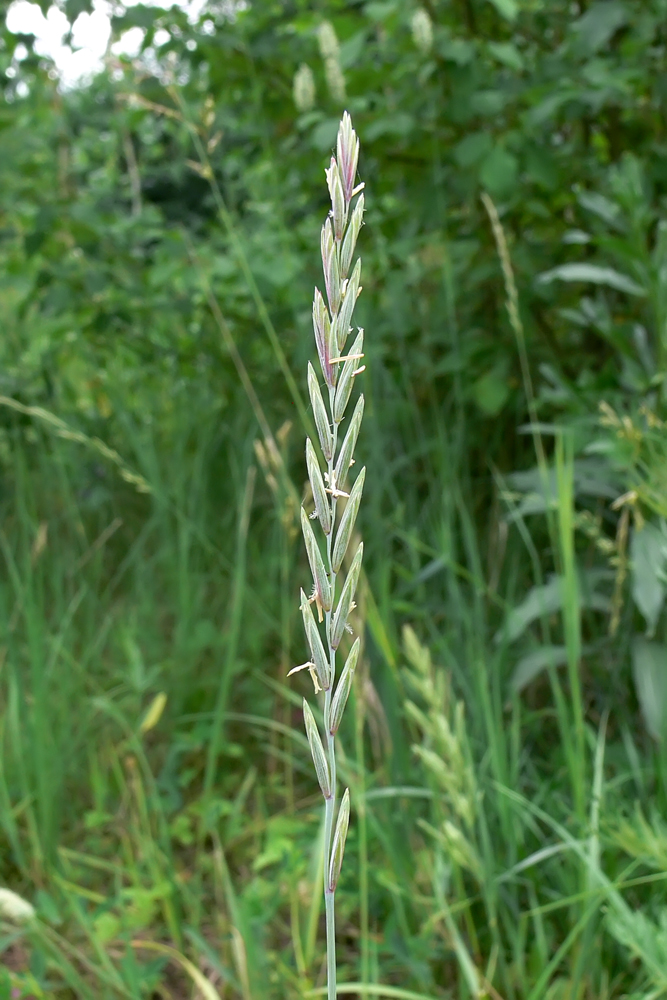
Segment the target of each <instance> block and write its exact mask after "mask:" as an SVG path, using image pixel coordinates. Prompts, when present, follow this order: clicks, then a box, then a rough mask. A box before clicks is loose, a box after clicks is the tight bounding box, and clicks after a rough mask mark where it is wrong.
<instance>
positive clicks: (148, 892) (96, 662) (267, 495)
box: [0, 226, 667, 1000]
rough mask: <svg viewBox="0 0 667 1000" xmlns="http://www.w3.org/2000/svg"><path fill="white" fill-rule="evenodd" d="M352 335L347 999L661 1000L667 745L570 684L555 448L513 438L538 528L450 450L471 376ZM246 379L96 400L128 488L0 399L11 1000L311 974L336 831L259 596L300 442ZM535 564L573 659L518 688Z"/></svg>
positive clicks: (317, 984) (1, 786)
mask: <svg viewBox="0 0 667 1000" xmlns="http://www.w3.org/2000/svg"><path fill="white" fill-rule="evenodd" d="M370 230H371V227H370V226H369V231H370ZM239 238H240V237H239ZM508 261H509V253H508V255H507V257H506V259H505V260H504V261H503V262H502V263H503V265H504V267H505V279H506V281H507V280H508V274H510V273H511V272H509V271H508V269H507V268H508ZM509 263H510V264H511V261H509ZM248 266H250V264H249V265H248ZM499 266H500V265H499ZM205 277H206V276H205V275H204V277H203V278H202V281H204V278H205ZM443 283H444V286H445V291H446V306H447V308H446V310H445V314H446V322H447V324H448V329H447V332H448V335H450V336H451V339H452V342H455V341H456V337H461V336H463V335H464V334H465V331H460V330H459V329H458V328H459V326H460V317H459V314H458V303H457V294H458V289H457V287H456V282H455V281H454V280H453V278H452V275H451V273H449V272H447V273H446V274H444V275H443ZM367 298H368V300H370V301H369V302H368V304H367V305H366V306H364V307H363V308H365V309H366V316H364V317H363V318H364V319H365V320H366V325H367V326H368V327H369V328H374V326H375V327H377V328H381V327H382V325H383V324H385V326H386V325H387V323H388V319H387V317H386V316H385V315H384V314H383V312H382V309H381V308H378V307H377V306H376V305H374V304H373V300H372V298H371V296H370V294H369V295H368V297H367ZM511 300H512V301H513V302H514V304H515V306H516V309H517V310H519V309H520V302H518V303H517V300H516V299H515V298H513V297H511ZM218 305H219V306H220V304H218ZM223 305H224V303H223ZM264 305H265V308H266V315H267V316H270V309H269V304H268V303H264ZM360 307H361V303H360ZM262 316H264V313H262ZM517 317H518V320H519V322H520V312H519V311H515V312H514V313H513V314H511V315H510V318H511V319H512V321H513V322H515V323H516V322H517ZM265 319H266V317H264V320H265ZM216 322H217V324H218V325H217V328H218V330H219V331H220V334H221V336H222V337H225V336H226V334H225V333H224V330H225V325H224V324H225V317H224V311H223V310H222V307H220V316H219V317H218V319H217V320H216ZM520 332H521V331H520V328H517V329H515V334H517V336H519V335H520ZM227 333H229V334H230V335H231V331H230V329H229V327H227ZM455 334H456V336H455ZM304 335H305V334H304ZM267 336H268V331H267ZM225 344H226V349H227V350H230V348H232V347H233V346H234V345H233V343H230V341H229V340H228V339H226V340H225ZM519 346H520V345H519ZM396 350H397V351H400V350H402V348H399V347H397V348H396ZM368 353H369V372H368V383H367V384H368V392H367V416H366V422H365V437H364V438H362V439H360V442H359V454H360V464H361V462H365V463H366V464H367V467H368V473H367V475H368V481H369V482H370V481H372V482H373V484H374V485H373V490H372V491H368V494H367V497H366V500H365V503H364V507H363V511H362V513H361V514H360V523H361V525H362V527H363V535H364V540H365V545H366V552H367V558H366V566H367V568H368V569H367V577H366V578H362V580H361V582H360V590H359V595H358V604H359V608H358V615H359V619H360V621H363V622H364V623H365V630H364V652H363V656H362V657H361V658H360V661H359V668H358V674H357V678H356V682H355V684H356V686H355V689H354V692H353V695H352V698H353V707H354V711H353V712H348V713H346V715H345V718H344V720H343V723H342V725H341V730H340V737H339V740H338V746H339V749H338V759H337V766H338V770H339V772H340V775H341V779H342V780H343V781H344V782H345V783H346V785H348V786H349V787H350V790H351V794H352V798H353V800H354V801H355V802H356V803H357V805H356V816H355V824H354V826H353V828H352V830H351V833H350V838H349V843H348V846H347V849H346V852H347V857H346V864H345V866H344V868H343V869H342V873H341V878H340V882H339V885H338V889H337V923H338V942H339V944H338V960H339V973H338V977H339V982H338V993H339V994H340V995H352V996H354V995H356V996H361V997H367V996H368V997H371V996H375V997H394V998H397V1000H400V998H404V1000H408V998H413V1000H429V998H430V1000H436V998H444V997H447V996H451V995H457V996H461V997H468V996H470V997H472V996H482V995H488V996H493V997H494V998H495V997H498V996H500V997H503V998H506V1000H514V998H516V1000H540V998H542V997H544V998H547V997H548V998H550V1000H557V998H561V997H562V998H566V997H567V998H570V997H582V998H583V997H590V998H593V997H595V998H600V997H609V998H611V997H621V996H627V995H629V996H634V997H642V998H648V997H656V998H657V997H658V996H660V995H661V993H664V992H665V989H666V988H667V984H666V983H665V973H664V969H665V955H666V954H667V947H666V945H665V935H664V926H663V922H662V916H661V913H662V881H663V880H664V871H665V859H666V858H667V847H666V846H665V845H666V844H667V833H666V832H665V828H664V823H663V821H662V820H661V818H660V815H659V812H660V809H661V808H662V806H664V801H663V800H664V774H665V767H664V753H663V750H662V747H659V746H650V745H649V744H647V741H646V737H645V736H644V735H643V734H642V732H641V729H640V728H639V727H638V726H637V723H636V716H635V713H634V710H633V706H632V705H629V704H625V705H619V704H618V703H613V702H612V700H611V698H609V697H608V695H607V692H606V691H605V690H599V689H597V688H596V687H595V685H594V684H593V683H592V682H591V681H590V679H589V678H588V677H587V661H586V654H585V653H584V652H582V650H583V647H584V643H583V636H584V631H585V629H588V630H589V631H590V630H591V629H592V627H593V626H591V623H590V622H588V621H585V620H584V617H583V614H582V607H581V594H580V592H579V583H578V576H577V569H578V564H579V563H580V561H581V559H582V554H585V553H582V549H581V546H580V542H579V541H578V539H577V535H576V533H575V524H574V513H575V511H574V496H573V456H572V453H571V450H570V448H569V444H568V441H567V438H566V437H563V436H561V437H558V438H557V439H556V442H555V443H553V444H552V440H551V439H550V438H547V437H546V435H545V436H544V440H542V439H540V444H539V445H538V446H537V451H536V454H535V456H534V458H535V460H536V461H537V462H538V463H542V466H543V468H542V475H543V476H546V477H547V478H548V477H551V478H550V479H549V481H550V482H552V481H553V482H555V484H556V489H555V493H554V496H553V505H552V507H551V509H550V511H549V518H548V522H549V523H548V525H547V527H546V529H543V528H541V527H540V526H539V525H536V523H535V521H534V520H533V521H531V520H530V519H529V518H528V517H527V516H520V514H519V513H518V512H517V511H516V510H510V511H509V512H508V510H507V509H505V508H504V507H503V502H504V501H503V500H502V499H501V497H500V492H501V491H500V489H498V490H497V489H496V487H495V481H494V473H497V475H498V482H499V483H500V485H501V486H502V477H501V476H500V473H498V472H497V470H494V469H491V468H488V469H487V468H484V469H482V470H480V469H476V468H474V467H472V464H471V455H474V454H477V453H478V451H479V449H478V440H479V437H480V435H482V434H483V433H488V428H487V430H486V431H485V429H484V426H483V425H479V424H478V423H476V418H474V417H472V416H471V415H470V414H466V420H465V421H463V420H462V419H461V415H462V405H463V404H462V401H461V396H460V394H457V393H452V396H451V398H450V397H447V398H446V399H444V401H443V399H442V393H441V385H440V383H439V381H438V379H437V376H436V375H435V374H433V375H432V376H430V375H429V376H428V378H426V377H425V380H424V382H423V383H422V384H420V385H419V386H416V385H415V384H414V383H413V380H412V376H411V368H410V366H408V365H401V364H396V363H395V360H394V358H393V357H390V356H387V355H385V354H383V352H382V350H381V347H380V339H379V338H378V340H377V341H376V342H375V345H374V344H373V342H372V341H371V345H370V347H369V349H368ZM238 360H239V362H240V363H241V364H242V362H243V352H242V351H241V350H240V349H238ZM524 360H525V361H526V363H529V361H530V359H529V358H528V357H526V358H525V359H524ZM285 363H288V362H287V361H286V362H285ZM280 365H282V362H280ZM241 370H242V369H240V368H237V371H239V373H240V371H241ZM246 375H247V371H246ZM283 375H284V373H283ZM292 378H293V380H294V385H295V386H296V387H297V389H298V390H299V392H300V393H301V395H302V397H303V398H305V383H304V384H303V385H300V380H299V376H298V374H294V373H292ZM249 389H252V390H253V392H254V398H253V396H252V393H251V392H249ZM244 392H245V394H246V400H247V401H246V402H244V403H238V402H237V403H236V405H235V408H234V410H233V412H232V411H231V410H228V411H226V413H225V417H224V419H222V418H221V415H220V411H219V409H218V408H217V407H216V405H215V401H214V400H212V399H211V396H210V395H209V394H207V392H206V391H205V389H204V388H202V390H201V393H194V392H193V391H192V389H190V391H189V392H188V393H187V395H186V394H179V393H178V392H177V391H175V393H174V399H173V401H171V402H172V403H173V410H172V414H171V419H170V420H169V427H168V431H165V429H164V428H163V427H160V426H157V427H156V422H153V423H151V422H149V421H146V422H145V423H139V422H137V420H136V418H132V417H131V416H130V414H129V413H128V412H125V411H124V410H123V408H122V406H120V405H119V407H118V412H117V413H115V415H114V419H113V421H112V422H110V427H111V428H112V429H113V435H114V441H113V444H114V445H115V446H116V447H117V451H118V455H119V457H120V459H121V460H122V465H123V467H124V468H126V469H128V470H130V471H131V472H133V473H136V474H137V475H138V476H140V477H142V481H145V483H146V484H147V486H148V489H147V491H144V492H138V491H137V489H136V485H137V484H136V482H134V483H133V482H132V481H128V480H127V479H123V478H122V476H121V475H120V474H119V468H120V467H119V466H118V464H117V463H115V462H114V461H112V460H111V459H110V458H109V457H108V456H107V457H105V456H104V455H103V454H101V453H99V452H95V451H94V450H93V451H91V450H89V448H88V445H87V444H86V443H85V442H83V441H82V440H80V439H79V440H67V439H65V438H63V437H62V436H60V437H59V436H58V435H57V434H56V433H55V432H54V430H53V427H54V425H53V424H51V425H50V426H49V425H47V424H46V423H45V422H44V421H43V420H41V419H40V418H38V417H36V416H35V415H34V414H32V415H31V414H30V413H25V412H17V411H12V415H11V416H8V417H7V420H6V421H5V422H4V423H3V431H2V433H3V438H2V447H3V452H2V455H3V465H2V477H3V485H4V489H3V501H2V514H3V522H2V533H1V535H0V544H1V547H2V556H3V565H4V571H3V574H2V579H1V581H0V602H1V606H2V622H3V625H2V633H3V634H2V640H1V647H2V649H1V659H0V664H1V672H0V709H1V713H0V723H1V726H0V737H1V739H2V749H3V752H2V755H1V764H0V830H1V846H2V855H1V858H0V864H1V870H2V880H3V882H4V884H5V885H8V886H9V887H10V888H12V889H15V890H16V891H19V892H21V893H22V894H24V895H25V896H26V897H27V898H29V899H30V900H31V901H33V902H34V904H35V905H36V908H37V918H36V920H35V921H34V922H32V923H29V924H27V925H22V926H20V927H19V926H16V925H14V924H13V923H12V922H11V920H10V919H9V915H8V914H6V913H3V914H2V916H3V918H4V919H3V926H2V938H1V940H0V944H1V946H2V948H3V955H4V961H5V965H6V968H7V977H8V980H9V984H10V986H11V987H12V988H15V987H16V988H20V989H22V990H23V992H24V994H27V995H31V994H32V995H35V996H40V997H41V996H54V997H62V998H71V997H91V998H93V997H95V998H98V997H102V998H107V997H109V998H116V997H130V998H133V1000H134V998H136V1000H139V998H147V997H151V996H154V995H159V994H160V992H162V995H168V992H169V993H170V994H171V995H172V996H179V995H188V992H189V991H190V989H191V988H192V987H193V986H196V988H197V989H198V990H199V992H200V994H201V995H204V996H206V997H209V998H211V997H215V996H216V995H217V996H218V997H221V998H222V997H224V998H227V997H230V998H231V997H241V998H243V1000H249V998H252V1000H270V998H271V1000H273V998H281V1000H282V998H283V997H295V998H296V997H305V996H317V995H319V996H321V995H324V994H325V990H326V985H325V981H326V967H325V965H324V963H323V962H322V960H321V954H322V948H321V944H322V943H323V940H324V926H323V919H322V918H323V913H322V910H323V907H322V901H321V900H322V870H323V863H324V858H325V857H326V854H325V836H324V828H323V826H322V823H321V816H320V799H319V796H318V795H315V794H313V787H312V786H313V781H312V774H311V769H310V766H309V765H308V763H307V753H308V746H307V742H306V737H305V736H304V735H303V734H302V733H301V731H300V729H299V727H298V723H299V722H300V719H299V713H300V709H301V698H300V696H299V695H298V694H297V693H296V692H295V691H294V690H293V689H292V688H290V687H289V686H288V684H287V683H286V674H287V671H288V669H289V666H290V665H291V664H292V663H294V662H298V659H299V645H300V642H301V640H300V638H297V637H299V636H300V633H299V630H298V627H297V626H298V624H299V623H298V617H299V611H298V608H295V607H294V606H293V602H292V601H290V600H289V599H287V598H283V596H282V595H289V594H291V593H294V592H295V591H296V590H297V588H298V583H299V581H300V580H302V578H303V574H304V573H305V572H307V569H306V564H305V560H304V559H303V556H302V554H301V552H300V543H299V541H298V537H297V536H298V518H297V514H298V498H299V497H300V496H301V494H302V487H303V483H304V479H305V477H304V475H303V471H302V468H301V463H302V458H301V447H300V443H299V442H300V438H301V434H300V432H299V434H298V435H297V434H296V432H292V433H290V432H289V429H287V428H284V429H283V432H282V433H279V431H278V427H277V426H276V427H274V426H273V424H274V422H276V414H277V413H278V412H279V408H277V409H275V410H274V409H273V408H272V407H271V405H270V404H271V400H267V399H265V398H262V397H261V396H260V392H259V389H258V388H257V387H255V386H253V384H252V380H251V379H250V378H249V376H248V382H247V383H246V384H245V389H244ZM417 395H418V399H417ZM257 402H259V403H260V406H261V407H262V408H263V409H262V412H263V417H262V415H261V413H260V412H259V411H258V410H257V406H256V403H257ZM527 408H528V412H529V416H530V418H531V423H532V424H533V425H534V424H535V421H534V420H533V414H532V413H531V411H530V407H529V406H528V407H527ZM295 409H296V407H295ZM5 410H6V408H5V409H4V410H3V413H4V412H5ZM309 419H310V418H309ZM158 423H159V422H158ZM73 426H74V420H73ZM303 429H304V430H305V429H306V428H303ZM532 430H533V431H536V428H535V426H533V427H532ZM256 439H257V441H259V445H258V446H256ZM536 440H537V439H536ZM254 456H257V458H256V459H255V457H254ZM255 466H256V467H257V470H258V472H259V473H260V474H259V475H258V476H257V477H256V479H255V478H254V475H255V473H254V471H253V470H254V468H255ZM510 502H511V499H510V500H508V503H510ZM509 514H511V515H512V516H511V517H510V516H508V515H509ZM545 537H546V538H547V541H546V542H545V541H544V538H545ZM551 573H557V574H558V576H559V579H560V586H561V588H562V590H561V599H560V605H559V609H558V610H557V611H556V612H555V613H554V612H552V611H550V610H549V609H547V608H544V609H543V613H541V614H539V615H538V617H537V620H536V621H537V624H536V628H537V629H539V640H540V643H541V644H542V645H543V646H544V647H548V646H551V645H553V636H554V635H555V634H558V635H560V636H562V637H563V644H564V646H565V649H566V659H565V662H564V668H562V667H559V666H557V665H555V663H554V664H552V665H550V666H549V667H548V669H547V673H546V680H545V679H541V678H538V679H537V680H536V681H535V682H534V683H533V684H532V685H530V686H529V687H528V689H527V690H526V691H524V692H522V693H521V694H518V693H517V692H516V690H515V688H514V687H513V685H512V677H513V672H514V668H515V659H516V658H515V656H514V653H513V650H512V647H511V645H510V643H509V642H508V641H507V636H506V625H507V619H508V616H509V614H510V613H511V611H512V610H513V609H515V608H516V607H517V606H518V605H519V604H520V601H521V599H522V597H523V595H524V594H525V593H526V592H527V591H529V590H530V588H531V587H534V586H535V585H539V584H540V583H542V582H544V581H545V580H547V578H548V576H549V574H551ZM594 638H595V636H592V637H591V636H590V635H587V636H586V642H587V645H592V639H594ZM306 679H307V678H306ZM0 982H1V981H0Z"/></svg>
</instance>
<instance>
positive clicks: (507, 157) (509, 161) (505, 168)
mask: <svg viewBox="0 0 667 1000" xmlns="http://www.w3.org/2000/svg"><path fill="white" fill-rule="evenodd" d="M518 172H519V163H518V160H517V158H516V156H513V155H512V153H508V152H507V150H506V149H505V148H504V147H503V146H496V147H495V149H493V150H492V151H491V152H490V153H489V155H488V156H487V157H486V158H485V160H484V162H483V163H482V166H481V168H480V171H479V180H480V183H481V185H482V187H484V188H486V190H487V191H488V192H489V193H490V194H491V195H492V196H494V197H496V198H504V197H506V196H507V195H508V194H510V193H511V192H512V191H513V190H514V188H515V187H516V182H517V175H518Z"/></svg>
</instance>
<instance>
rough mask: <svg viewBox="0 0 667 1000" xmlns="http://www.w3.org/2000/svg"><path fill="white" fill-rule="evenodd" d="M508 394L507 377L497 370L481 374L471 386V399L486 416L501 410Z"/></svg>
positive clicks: (491, 415) (493, 414)
mask: <svg viewBox="0 0 667 1000" xmlns="http://www.w3.org/2000/svg"><path fill="white" fill-rule="evenodd" d="M509 394H510V389H509V385H508V382H507V377H506V375H504V374H503V373H502V372H499V371H497V370H496V371H491V372H487V373H486V374H485V375H482V376H481V378H478V379H477V381H476V382H475V383H474V384H473V387H472V395H473V399H474V400H475V402H476V403H477V406H478V407H479V408H480V410H481V411H482V413H485V414H486V415H487V416H488V417H494V416H495V415H496V414H497V413H499V412H500V410H502V408H503V406H504V405H505V403H506V402H507V399H508V396H509Z"/></svg>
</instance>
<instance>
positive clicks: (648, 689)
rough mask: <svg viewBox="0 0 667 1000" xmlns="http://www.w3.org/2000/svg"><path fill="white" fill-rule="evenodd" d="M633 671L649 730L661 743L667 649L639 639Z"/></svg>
mask: <svg viewBox="0 0 667 1000" xmlns="http://www.w3.org/2000/svg"><path fill="white" fill-rule="evenodd" d="M632 671H633V674H634V679H635V688H636V691H637V699H638V701H639V705H640V708H641V710H642V715H643V716H644V722H645V723H646V728H647V729H648V731H649V733H650V734H651V736H652V737H653V738H654V739H655V740H660V739H662V735H663V732H664V728H665V708H666V707H667V649H666V648H665V646H664V645H663V644H662V643H657V642H649V641H648V640H647V639H643V638H637V639H635V641H634V642H633V644H632Z"/></svg>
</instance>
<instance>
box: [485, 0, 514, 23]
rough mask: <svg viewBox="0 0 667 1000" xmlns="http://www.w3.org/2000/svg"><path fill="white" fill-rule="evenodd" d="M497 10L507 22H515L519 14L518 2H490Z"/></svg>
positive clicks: (508, 0) (501, 0)
mask: <svg viewBox="0 0 667 1000" xmlns="http://www.w3.org/2000/svg"><path fill="white" fill-rule="evenodd" d="M489 3H492V4H493V6H494V7H495V8H496V10H497V11H498V13H499V14H500V16H501V17H504V18H505V20H506V21H514V20H515V19H516V16H517V14H518V13H519V5H518V3H517V0H489Z"/></svg>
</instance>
